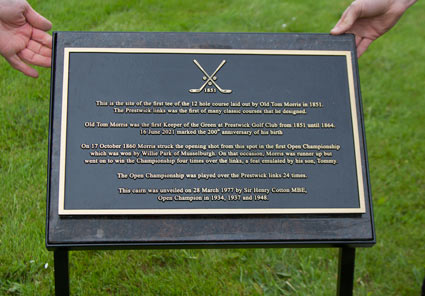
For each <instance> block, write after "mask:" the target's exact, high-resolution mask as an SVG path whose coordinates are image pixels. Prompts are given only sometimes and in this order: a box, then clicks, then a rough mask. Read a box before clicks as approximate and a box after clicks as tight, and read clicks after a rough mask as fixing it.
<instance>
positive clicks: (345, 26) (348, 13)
mask: <svg viewBox="0 0 425 296" xmlns="http://www.w3.org/2000/svg"><path fill="white" fill-rule="evenodd" d="M361 12H362V9H361V7H360V5H358V4H357V3H356V1H354V2H353V3H352V4H351V5H350V6H348V8H347V9H346V10H345V11H344V13H343V14H342V16H341V18H340V19H339V21H338V23H337V24H336V25H335V27H334V28H333V29H332V30H331V34H333V35H339V34H342V33H345V32H347V31H348V30H350V29H351V27H352V26H353V24H354V22H355V21H356V20H357V19H358V18H359V16H360V15H361Z"/></svg>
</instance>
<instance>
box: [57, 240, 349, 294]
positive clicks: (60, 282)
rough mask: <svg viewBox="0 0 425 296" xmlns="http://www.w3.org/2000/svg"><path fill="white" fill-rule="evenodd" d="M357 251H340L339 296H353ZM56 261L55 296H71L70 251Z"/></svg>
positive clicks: (62, 251) (65, 251) (60, 250)
mask: <svg viewBox="0 0 425 296" xmlns="http://www.w3.org/2000/svg"><path fill="white" fill-rule="evenodd" d="M355 255H356V249H355V248H350V247H342V248H340V249H339V259H338V285H337V296H352V295H353V281H354V261H355V257H356V256H355ZM54 259H55V295H56V296H69V267H68V261H69V258H68V250H66V249H57V250H56V251H54Z"/></svg>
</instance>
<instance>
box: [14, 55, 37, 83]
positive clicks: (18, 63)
mask: <svg viewBox="0 0 425 296" xmlns="http://www.w3.org/2000/svg"><path fill="white" fill-rule="evenodd" d="M7 61H8V62H9V64H10V65H11V66H12V67H13V68H15V69H16V70H18V71H21V72H22V73H24V74H25V75H27V76H30V77H33V78H37V77H38V72H37V71H36V70H35V69H33V68H31V67H30V66H28V65H27V64H25V63H24V62H23V61H22V60H21V59H20V58H19V57H18V56H17V55H14V56H11V57H9V58H7Z"/></svg>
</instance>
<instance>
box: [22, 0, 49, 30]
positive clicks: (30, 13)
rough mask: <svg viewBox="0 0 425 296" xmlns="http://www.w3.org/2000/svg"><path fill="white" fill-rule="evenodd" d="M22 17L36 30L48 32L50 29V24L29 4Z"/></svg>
mask: <svg viewBox="0 0 425 296" xmlns="http://www.w3.org/2000/svg"><path fill="white" fill-rule="evenodd" d="M24 16H25V18H26V19H27V21H28V23H29V24H30V25H32V26H33V27H35V28H37V29H40V30H43V31H49V30H50V29H51V28H52V23H51V22H50V21H49V20H48V19H46V18H45V17H44V16H42V15H40V14H39V13H38V12H37V11H35V10H34V9H33V8H32V7H31V6H30V5H29V4H28V7H27V9H26V10H25V12H24Z"/></svg>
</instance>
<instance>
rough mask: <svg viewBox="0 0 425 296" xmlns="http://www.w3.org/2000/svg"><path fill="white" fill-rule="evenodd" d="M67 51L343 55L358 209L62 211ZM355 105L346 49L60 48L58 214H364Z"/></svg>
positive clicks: (66, 100) (66, 106) (361, 170)
mask: <svg viewBox="0 0 425 296" xmlns="http://www.w3.org/2000/svg"><path fill="white" fill-rule="evenodd" d="M71 52H93V53H96V52H98V53H103V52H104V53H186V54H237V55H241V54H247V55H248V54H254V55H255V54H257V55H307V56H308V55H321V56H326V55H328V56H329V55H331V56H345V57H346V62H347V78H348V86H349V96H350V106H351V117H352V128H353V139H354V150H355V160H356V173H357V185H358V192H359V206H360V207H359V208H317V209H316V208H313V209H311V208H310V209H308V208H307V209H305V208H295V209H287V208H281V209H280V208H261V209H112V210H96V209H94V210H66V209H65V167H66V135H67V112H68V110H67V109H68V79H69V77H68V73H69V54H70V53H71ZM358 128H359V127H358V118H357V105H356V96H355V89H354V77H353V66H352V62H351V52H350V51H329V50H268V49H264V50H262V49H260V50H259V49H255V50H251V49H189V48H68V47H67V48H64V70H63V89H62V119H61V141H60V145H61V147H60V168H59V215H141V214H144V215H172V214H334V213H341V214H348V213H365V212H366V207H365V193H364V190H365V189H364V187H363V186H364V183H363V169H362V165H361V164H362V161H361V153H360V138H359V130H358Z"/></svg>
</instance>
